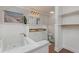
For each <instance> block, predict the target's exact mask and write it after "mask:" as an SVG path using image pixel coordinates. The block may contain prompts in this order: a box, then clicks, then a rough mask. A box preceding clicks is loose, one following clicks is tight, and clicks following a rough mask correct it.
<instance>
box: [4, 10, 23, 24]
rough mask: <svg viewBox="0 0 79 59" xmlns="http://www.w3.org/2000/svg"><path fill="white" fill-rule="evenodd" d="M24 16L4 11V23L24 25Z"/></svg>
mask: <svg viewBox="0 0 79 59" xmlns="http://www.w3.org/2000/svg"><path fill="white" fill-rule="evenodd" d="M23 17H24V15H23V14H21V13H17V12H11V11H6V10H5V11H4V22H7V23H24V18H23Z"/></svg>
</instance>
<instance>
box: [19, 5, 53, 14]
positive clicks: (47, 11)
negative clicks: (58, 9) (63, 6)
mask: <svg viewBox="0 0 79 59" xmlns="http://www.w3.org/2000/svg"><path fill="white" fill-rule="evenodd" d="M20 8H23V9H26V10H29V11H32V10H36V11H38V12H39V13H41V14H46V15H49V14H50V11H54V6H20Z"/></svg>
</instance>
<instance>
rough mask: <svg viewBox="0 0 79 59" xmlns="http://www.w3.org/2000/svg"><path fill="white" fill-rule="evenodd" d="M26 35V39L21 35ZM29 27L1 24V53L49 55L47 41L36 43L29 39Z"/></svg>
mask: <svg viewBox="0 0 79 59" xmlns="http://www.w3.org/2000/svg"><path fill="white" fill-rule="evenodd" d="M22 33H24V34H26V37H24V36H23V35H21V34H22ZM28 33H29V25H24V24H16V23H6V24H0V53H47V52H48V44H49V42H48V41H47V40H41V41H38V42H36V41H34V40H33V39H32V38H29V36H28Z"/></svg>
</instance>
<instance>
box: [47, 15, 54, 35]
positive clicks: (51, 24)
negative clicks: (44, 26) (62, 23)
mask: <svg viewBox="0 0 79 59" xmlns="http://www.w3.org/2000/svg"><path fill="white" fill-rule="evenodd" d="M48 31H49V33H50V34H53V35H54V33H55V14H50V15H49V19H48Z"/></svg>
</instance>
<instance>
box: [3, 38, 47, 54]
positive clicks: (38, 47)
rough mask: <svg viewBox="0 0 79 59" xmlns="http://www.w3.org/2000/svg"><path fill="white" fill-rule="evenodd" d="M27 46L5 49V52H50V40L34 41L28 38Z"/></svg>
mask: <svg viewBox="0 0 79 59" xmlns="http://www.w3.org/2000/svg"><path fill="white" fill-rule="evenodd" d="M26 41H27V42H26V43H25V46H21V47H18V48H14V49H11V50H7V51H4V52H3V53H48V41H47V40H42V41H39V42H34V41H33V40H31V39H30V38H26Z"/></svg>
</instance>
